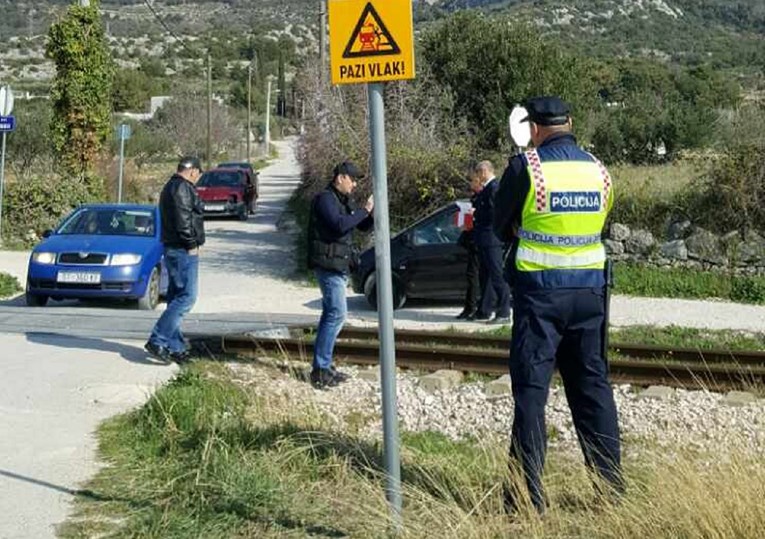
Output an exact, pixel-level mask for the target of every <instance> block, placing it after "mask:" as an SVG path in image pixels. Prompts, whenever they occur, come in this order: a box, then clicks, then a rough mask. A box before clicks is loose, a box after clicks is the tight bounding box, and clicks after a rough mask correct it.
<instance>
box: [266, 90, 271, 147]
mask: <svg viewBox="0 0 765 539" xmlns="http://www.w3.org/2000/svg"><path fill="white" fill-rule="evenodd" d="M270 154H271V76H270V75H269V76H268V91H267V93H266V159H268V156H269V155H270Z"/></svg>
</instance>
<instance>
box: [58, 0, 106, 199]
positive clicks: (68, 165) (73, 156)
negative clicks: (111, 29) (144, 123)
mask: <svg viewBox="0 0 765 539" xmlns="http://www.w3.org/2000/svg"><path fill="white" fill-rule="evenodd" d="M99 3H100V2H99V1H98V0H91V1H90V5H89V6H88V7H84V6H80V5H72V6H70V7H69V9H68V10H67V12H66V15H65V16H64V17H63V18H62V19H61V20H59V21H58V22H56V23H54V24H53V25H51V27H50V30H49V32H48V43H47V45H46V51H45V52H46V55H47V56H48V58H50V59H52V60H53V61H54V63H55V64H56V76H55V79H54V81H53V87H52V89H51V100H52V103H53V119H52V121H51V135H52V140H53V144H54V147H55V148H56V151H57V153H58V154H59V156H60V159H61V163H62V165H63V166H64V168H65V170H66V171H67V172H68V173H69V174H71V175H73V176H74V177H76V178H79V179H81V180H83V181H85V182H86V183H88V184H89V188H90V190H91V192H94V193H95V192H98V191H100V190H102V188H103V182H102V181H100V180H98V179H96V178H95V176H94V174H93V172H94V170H95V166H96V161H97V159H98V157H99V154H100V153H101V152H102V150H103V148H104V143H105V142H106V140H107V139H108V138H109V135H110V132H111V96H112V80H113V77H114V64H113V61H112V57H111V55H110V52H109V47H108V45H107V43H106V39H105V32H104V27H103V24H102V22H101V16H100V14H99V9H98V8H99Z"/></svg>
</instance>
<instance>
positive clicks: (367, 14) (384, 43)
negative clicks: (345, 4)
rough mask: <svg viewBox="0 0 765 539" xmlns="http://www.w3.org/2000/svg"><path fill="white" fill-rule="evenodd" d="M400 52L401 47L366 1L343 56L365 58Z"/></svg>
mask: <svg viewBox="0 0 765 539" xmlns="http://www.w3.org/2000/svg"><path fill="white" fill-rule="evenodd" d="M394 54H401V48H400V47H399V46H398V44H397V43H396V40H395V39H393V36H392V35H391V33H390V31H388V28H387V27H386V26H385V23H384V22H383V20H382V18H381V17H380V15H379V14H378V13H377V10H376V9H375V8H374V6H373V5H372V4H371V3H368V4H367V5H366V7H365V8H364V11H362V12H361V17H360V18H359V22H358V23H357V24H356V28H355V29H354V30H353V33H352V34H351V39H350V40H349V41H348V45H346V47H345V51H344V52H343V58H366V57H370V56H389V55H394Z"/></svg>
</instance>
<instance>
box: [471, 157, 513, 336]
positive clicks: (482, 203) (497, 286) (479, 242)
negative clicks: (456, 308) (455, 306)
mask: <svg viewBox="0 0 765 539" xmlns="http://www.w3.org/2000/svg"><path fill="white" fill-rule="evenodd" d="M473 175H474V177H475V178H476V179H477V181H478V182H479V183H480V185H481V186H482V187H481V188H480V192H479V193H478V196H477V197H476V201H475V204H474V205H475V213H473V237H474V238H475V244H476V246H477V247H478V255H479V257H480V282H481V301H480V304H479V305H478V313H477V314H476V316H475V318H472V319H474V320H478V321H486V322H494V323H505V322H509V321H510V287H509V286H508V284H507V283H506V282H505V279H504V278H503V276H502V258H503V256H502V255H503V252H504V248H503V243H502V241H500V239H499V238H498V237H497V236H496V235H495V234H494V197H495V195H496V193H497V189H498V188H499V182H498V181H497V179H496V176H495V175H494V166H493V165H492V164H491V163H490V162H489V161H482V162H480V163H478V165H477V166H476V167H475V170H474V172H473ZM495 315H496V316H495Z"/></svg>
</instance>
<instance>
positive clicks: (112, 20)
mask: <svg viewBox="0 0 765 539" xmlns="http://www.w3.org/2000/svg"><path fill="white" fill-rule="evenodd" d="M413 2H414V12H415V18H416V20H417V23H418V26H419V27H420V28H423V27H426V26H427V25H428V24H431V23H432V22H433V21H435V20H437V19H439V18H441V17H444V16H447V15H448V14H449V13H451V12H454V11H457V10H462V9H478V10H482V11H484V12H485V13H487V14H488V15H490V16H501V17H511V18H513V19H515V20H518V21H521V22H522V23H526V24H532V25H535V26H537V27H539V28H540V30H541V31H542V32H544V33H546V34H547V35H550V36H554V37H555V38H557V39H560V40H561V41H563V42H565V43H567V44H570V45H571V46H575V47H577V48H579V49H581V50H583V51H585V52H586V53H587V54H590V55H593V56H598V57H609V58H613V57H629V56H643V57H650V58H655V59H658V60H661V61H667V62H672V63H681V64H685V65H696V64H712V65H713V66H715V67H716V68H719V69H730V70H732V71H733V72H735V73H736V74H737V75H746V76H748V77H750V79H753V80H759V81H761V80H762V79H761V75H760V74H761V73H762V72H763V71H765V0H413ZM70 3H71V0H48V1H42V0H22V1H14V0H0V13H2V16H0V78H4V77H5V78H8V77H10V78H11V79H15V78H22V79H24V78H29V77H31V78H38V77H41V78H45V68H44V65H43V64H44V61H43V59H42V57H41V50H42V43H43V39H42V36H43V35H44V34H45V32H46V30H47V28H48V26H49V25H50V23H51V21H53V20H55V18H56V17H57V16H58V14H59V13H61V12H62V11H63V10H64V9H65V8H66V6H67V5H69V4H70ZM101 6H102V10H103V13H104V19H105V21H106V24H107V30H108V33H109V35H110V38H111V40H112V45H113V47H115V48H116V49H117V50H120V49H125V50H136V54H139V55H140V54H145V55H148V56H152V55H157V54H159V55H162V54H165V53H166V52H167V51H168V50H169V51H171V52H172V40H171V39H170V36H169V33H168V32H167V30H166V29H165V28H163V26H162V25H161V24H160V22H159V21H158V18H161V19H162V21H164V22H165V23H166V24H167V25H168V26H169V27H170V28H171V29H172V30H173V31H174V32H175V33H177V34H180V35H184V36H188V38H189V39H194V38H196V37H201V38H205V37H207V38H208V39H214V40H221V41H226V40H227V39H228V38H229V37H234V38H236V39H241V38H243V36H247V35H272V36H274V37H275V38H278V37H279V36H289V37H291V38H292V39H293V40H294V41H295V42H296V44H297V49H298V51H300V50H303V51H307V50H315V47H316V41H317V39H316V35H317V34H316V29H317V22H318V20H319V6H320V0H209V1H208V0H146V1H144V0H102V4H101ZM150 6H151V7H152V8H153V10H152V9H150ZM141 43H143V44H145V45H146V46H145V47H144V49H141V47H142V46H143V45H141ZM136 47H137V48H136ZM138 49H140V50H138ZM27 60H29V61H27ZM9 74H10V75H9Z"/></svg>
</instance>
